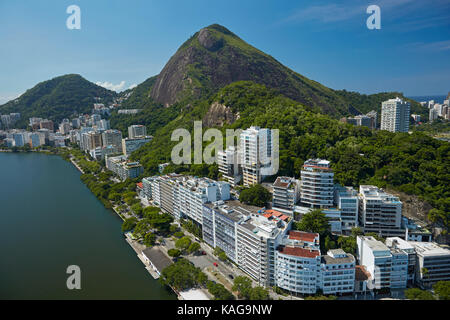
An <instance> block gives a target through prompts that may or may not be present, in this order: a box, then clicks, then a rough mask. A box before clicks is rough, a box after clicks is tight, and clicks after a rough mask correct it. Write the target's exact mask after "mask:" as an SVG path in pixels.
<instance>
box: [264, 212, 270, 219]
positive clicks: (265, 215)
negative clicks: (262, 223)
mask: <svg viewBox="0 0 450 320" xmlns="http://www.w3.org/2000/svg"><path fill="white" fill-rule="evenodd" d="M263 216H264V217H266V218H267V219H269V218H270V217H271V216H272V214H271V213H266V214H263Z"/></svg>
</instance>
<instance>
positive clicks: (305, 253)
mask: <svg viewBox="0 0 450 320" xmlns="http://www.w3.org/2000/svg"><path fill="white" fill-rule="evenodd" d="M278 251H279V252H280V253H282V254H287V255H290V256H297V257H303V258H316V257H318V256H320V252H319V250H311V249H305V248H299V247H281V248H278Z"/></svg>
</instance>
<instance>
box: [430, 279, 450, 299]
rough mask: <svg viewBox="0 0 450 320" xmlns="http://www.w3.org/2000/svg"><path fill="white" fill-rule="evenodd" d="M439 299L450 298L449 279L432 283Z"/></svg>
mask: <svg viewBox="0 0 450 320" xmlns="http://www.w3.org/2000/svg"><path fill="white" fill-rule="evenodd" d="M433 290H434V292H435V293H436V294H437V295H438V297H439V300H450V281H438V282H436V283H435V284H434V285H433Z"/></svg>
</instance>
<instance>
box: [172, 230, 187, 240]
mask: <svg viewBox="0 0 450 320" xmlns="http://www.w3.org/2000/svg"><path fill="white" fill-rule="evenodd" d="M173 236H174V237H177V238H178V239H180V238H182V237H184V233H183V231H177V232H175V233H174V234H173Z"/></svg>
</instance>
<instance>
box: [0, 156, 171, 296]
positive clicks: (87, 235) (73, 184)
mask: <svg viewBox="0 0 450 320" xmlns="http://www.w3.org/2000/svg"><path fill="white" fill-rule="evenodd" d="M79 177H80V173H79V172H78V171H77V170H76V169H75V167H73V165H72V164H71V163H69V162H66V161H64V160H62V159H61V158H60V157H58V156H49V155H43V154H24V153H20V154H10V153H8V154H7V153H0V218H1V221H2V222H1V227H2V228H1V232H0V252H1V257H0V299H175V298H176V297H175V295H174V294H171V293H169V292H168V291H166V290H165V289H163V288H162V287H161V286H160V284H159V283H158V282H157V281H156V280H154V279H153V278H152V277H151V276H150V274H149V273H148V272H147V270H145V268H144V265H143V264H142V262H141V261H140V260H139V259H138V257H137V256H136V253H135V252H134V250H133V249H132V248H131V247H130V246H129V245H128V243H127V242H126V241H125V240H124V239H123V235H122V234H121V230H120V227H121V223H122V221H121V219H120V218H119V217H117V215H115V213H113V212H112V211H110V210H106V209H105V208H104V206H103V205H102V204H101V203H100V202H99V201H98V200H97V199H96V198H95V196H94V195H93V194H92V193H91V192H90V191H89V189H88V188H87V187H86V186H85V185H84V184H83V183H82V182H81V181H80V178H79ZM72 264H75V265H78V266H79V267H80V268H81V290H68V289H67V287H66V280H67V277H68V276H69V275H68V274H66V268H67V266H69V265H72Z"/></svg>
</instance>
